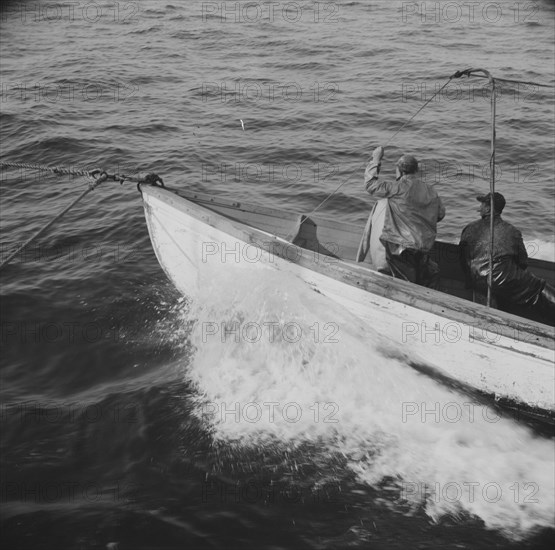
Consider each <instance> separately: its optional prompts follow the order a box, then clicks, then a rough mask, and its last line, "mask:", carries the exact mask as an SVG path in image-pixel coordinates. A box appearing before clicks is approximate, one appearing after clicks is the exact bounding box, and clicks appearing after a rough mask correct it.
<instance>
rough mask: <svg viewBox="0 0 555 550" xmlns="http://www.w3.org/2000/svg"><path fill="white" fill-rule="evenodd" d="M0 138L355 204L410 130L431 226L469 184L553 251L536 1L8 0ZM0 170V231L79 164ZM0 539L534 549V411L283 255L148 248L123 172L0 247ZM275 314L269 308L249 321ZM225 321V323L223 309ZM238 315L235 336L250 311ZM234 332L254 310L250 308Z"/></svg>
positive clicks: (228, 191) (124, 166) (548, 491)
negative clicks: (341, 296) (186, 269)
mask: <svg viewBox="0 0 555 550" xmlns="http://www.w3.org/2000/svg"><path fill="white" fill-rule="evenodd" d="M1 14H2V20H1V30H2V33H1V38H0V40H1V66H0V70H1V81H2V100H1V103H0V106H1V119H0V120H1V127H0V137H1V157H2V160H10V161H13V162H27V163H37V164H44V165H49V166H54V165H56V166H66V167H86V168H89V169H92V168H97V167H98V168H103V169H106V170H107V171H109V172H118V173H126V174H131V175H137V174H144V173H145V172H151V171H152V172H156V173H158V174H159V175H160V176H161V177H162V178H163V179H164V181H165V182H166V183H167V184H168V185H170V186H172V187H177V188H182V189H195V190H199V191H204V192H211V193H217V194H219V195H222V196H225V197H232V198H234V199H238V200H244V201H250V202H254V203H258V204H262V205H271V206H274V207H277V208H282V209H284V210H287V211H294V212H299V213H301V212H309V211H311V210H312V209H313V208H315V207H316V205H318V204H319V203H320V202H321V201H322V200H324V198H326V196H328V194H329V193H331V192H332V191H333V190H334V189H336V188H337V187H338V186H339V185H340V184H341V183H344V185H343V186H342V187H341V188H340V190H339V191H338V192H337V193H336V194H335V195H334V196H333V197H332V198H331V199H330V200H329V201H328V202H326V204H325V205H324V206H323V207H322V210H321V212H322V213H323V214H325V215H326V216H328V217H330V218H333V219H337V220H341V221H345V222H351V223H358V224H360V226H361V230H362V226H363V225H364V222H365V219H366V217H367V215H368V211H369V209H370V207H371V205H372V201H371V199H370V198H369V197H368V196H367V195H365V193H364V189H363V181H362V180H363V173H364V166H365V163H366V162H367V160H368V158H369V156H370V154H371V151H372V149H373V148H374V147H375V146H377V145H379V144H382V145H384V144H387V145H386V155H385V159H384V164H383V171H382V174H383V175H384V177H387V176H388V174H389V175H391V174H392V172H393V169H392V167H393V165H394V162H395V160H396V159H397V157H398V156H399V155H400V154H401V153H403V152H411V153H413V154H414V155H415V156H417V158H419V160H420V161H421V167H422V169H423V175H424V177H426V178H427V180H428V181H429V182H431V183H434V184H435V186H436V188H437V190H438V192H439V193H440V195H441V196H442V198H443V200H444V202H445V205H446V208H447V216H446V218H445V220H444V221H443V222H442V223H441V224H440V225H439V228H438V237H439V238H440V239H442V240H448V241H453V242H454V241H456V240H457V238H458V236H459V235H460V231H461V229H462V227H463V226H464V225H465V224H466V223H468V222H469V221H471V220H473V219H475V218H476V216H477V211H476V210H477V203H476V201H475V199H474V197H475V195H476V194H478V193H482V192H486V191H487V189H488V187H489V172H488V170H489V155H490V145H489V139H490V133H491V128H490V100H489V97H490V96H489V89H488V87H487V86H486V85H485V82H486V81H485V80H482V79H477V78H474V79H467V78H464V79H461V80H454V81H452V82H451V83H450V84H449V86H448V87H447V88H445V90H444V91H443V92H441V93H440V94H438V95H437V96H436V97H435V98H434V99H433V100H432V101H430V103H429V104H428V105H427V106H426V107H425V108H424V109H423V110H422V111H421V112H420V113H419V114H418V115H417V116H416V117H415V118H414V119H413V120H412V121H411V122H410V123H408V124H407V125H406V126H405V127H404V128H403V129H402V130H401V131H400V132H399V133H397V131H398V130H399V129H400V128H401V127H402V126H403V124H404V123H405V122H407V121H408V120H409V119H410V117H411V116H412V115H413V114H414V113H415V112H416V111H417V110H418V109H419V108H420V107H422V106H423V105H424V103H425V102H426V101H427V100H428V99H430V98H432V96H433V95H434V93H435V92H436V91H437V90H438V89H439V88H440V86H441V85H443V84H444V83H445V82H446V80H447V79H448V77H449V76H450V75H452V74H453V73H454V72H455V71H457V70H460V69H464V68H467V67H470V66H472V67H480V68H484V69H487V70H489V71H491V72H492V74H494V76H498V77H500V78H506V79H517V80H520V81H523V82H525V84H518V85H514V84H508V83H501V84H500V87H499V89H498V101H497V118H496V123H497V149H496V159H497V163H498V169H497V170H498V171H497V189H498V190H499V191H501V192H502V193H503V194H504V195H505V197H506V198H507V207H506V209H505V213H504V217H505V219H507V220H508V221H511V222H512V223H514V224H515V225H517V226H518V227H519V228H520V229H521V231H522V232H523V235H524V238H525V240H526V241H527V243H528V250H529V252H530V255H531V256H534V257H540V258H547V259H553V258H554V257H555V253H554V231H553V220H554V215H555V211H554V208H555V202H554V201H555V196H554V185H553V173H554V171H555V159H554V157H553V146H554V133H553V128H554V102H553V93H554V89H553V87H551V88H550V87H545V88H543V87H539V86H536V85H535V84H531V83H542V84H546V85H549V86H553V85H555V74H554V73H555V68H554V57H555V51H554V48H555V46H554V39H553V36H554V27H555V6H554V4H553V2H552V1H548V0H537V1H534V2H512V1H511V2H506V1H502V2H487V3H479V4H473V3H468V2H447V1H440V2H418V3H413V2H387V1H385V0H383V1H379V2H378V1H376V2H355V1H353V2H347V1H338V2H328V3H326V2H320V3H315V2H274V3H270V2H196V1H190V2H189V1H184V0H183V1H174V2H171V3H170V2H166V1H156V0H145V1H136V2H125V3H124V2H120V3H107V2H88V3H85V2H79V3H65V2H58V3H54V2H43V1H39V0H35V1H24V2H5V3H3V5H2V12H1ZM85 186H86V181H85V180H83V179H82V178H74V177H68V176H64V177H59V176H53V175H51V174H48V173H46V172H39V171H32V170H7V169H5V170H2V178H1V207H2V211H1V221H0V227H1V232H2V236H1V243H0V244H1V247H2V257H3V258H4V257H6V256H7V254H8V253H10V252H11V251H12V250H14V247H15V246H16V245H17V244H18V243H21V242H23V241H24V240H25V239H26V238H27V237H28V236H29V235H30V234H32V232H33V231H35V230H37V229H38V228H39V227H40V226H41V225H42V224H44V223H46V222H47V221H48V220H49V219H50V218H51V217H52V216H54V215H55V213H57V212H58V211H59V210H60V209H61V208H62V207H63V206H64V205H65V204H67V203H69V202H70V201H71V200H72V199H73V198H75V197H76V196H77V194H78V193H79V192H81V191H82V190H83V189H85ZM1 286H2V288H1V298H2V321H1V344H2V358H1V362H0V367H1V394H2V411H1V428H2V457H1V461H2V474H1V501H0V503H1V509H2V531H1V537H2V541H3V542H5V545H7V547H10V548H21V549H27V548H29V549H31V548H33V549H41V548H44V549H51V548H57V549H58V548H67V549H83V550H88V549H93V548H94V549H95V548H111V549H112V550H113V549H115V548H118V549H119V550H124V549H128V548H129V549H139V548H145V549H146V548H148V549H158V548H159V549H170V548H172V549H173V548H267V549H270V548H272V549H273V548H317V549H328V548H330V549H331V548H347V547H351V548H377V549H382V548H383V549H385V548H492V547H498V548H515V549H516V548H548V547H551V545H552V543H553V539H554V524H553V517H554V511H555V502H554V485H555V484H554V474H553V465H554V451H553V444H552V435H551V433H550V432H549V430H548V429H546V428H545V427H544V426H540V425H537V424H533V423H530V422H529V420H528V419H526V418H524V417H522V415H520V414H519V412H518V411H506V410H504V411H500V410H498V409H497V408H496V406H495V404H494V403H490V402H477V401H474V400H473V398H472V397H469V396H465V395H462V394H460V393H457V391H456V390H455V389H453V388H447V387H445V386H442V385H440V384H439V383H438V382H436V381H434V380H431V379H429V378H427V377H426V376H424V375H422V374H419V373H417V372H416V371H414V370H413V369H411V367H410V366H409V362H410V358H409V357H406V354H405V352H404V350H403V349H402V347H393V346H392V345H391V344H390V343H389V342H388V339H387V334H382V333H381V332H380V327H372V328H369V327H365V326H362V325H360V324H359V323H358V322H357V321H356V319H353V318H352V317H350V316H348V315H347V314H346V313H345V312H344V311H343V310H342V309H341V308H340V307H339V306H337V305H334V304H332V303H330V302H328V301H326V299H325V298H324V297H322V296H318V295H312V294H315V293H312V294H311V295H308V294H307V293H306V291H305V289H304V288H303V287H302V286H299V284H298V282H296V281H294V280H285V279H284V278H283V277H281V276H280V277H275V278H273V277H268V278H267V279H264V280H263V281H260V280H256V279H255V278H254V276H252V275H249V274H248V273H246V274H245V278H244V280H241V281H235V280H233V281H231V280H226V278H225V273H221V274H220V276H219V277H218V278H215V279H214V280H212V281H206V286H205V287H204V296H203V299H202V300H198V301H195V302H191V301H190V300H188V299H187V297H186V296H182V295H180V294H179V293H178V292H177V291H176V290H175V289H174V288H173V286H172V285H171V283H170V282H169V281H168V280H167V278H166V277H165V275H164V273H163V272H162V270H161V268H160V266H159V264H158V262H157V260H156V258H155V255H154V252H153V251H152V247H151V245H150V241H149V237H148V233H147V230H146V226H145V221H144V215H143V210H142V204H141V199H140V195H139V193H138V192H137V190H136V188H135V186H134V185H133V184H131V183H124V184H123V185H119V184H116V183H106V184H103V185H101V186H100V187H99V188H98V189H96V190H95V191H94V192H93V193H91V194H90V195H89V196H88V197H87V198H86V199H84V200H83V201H82V202H81V203H80V204H79V205H78V206H77V207H76V208H74V209H73V210H72V211H71V212H70V213H68V214H67V215H66V216H65V217H64V218H63V219H62V220H61V222H60V223H59V224H58V225H56V226H55V228H53V229H52V231H51V232H49V233H48V235H46V236H44V237H43V238H41V239H40V240H39V242H38V243H37V244H36V245H33V246H32V247H30V249H28V250H27V252H25V253H24V254H21V255H19V256H18V257H16V258H15V260H14V262H13V263H12V264H11V265H10V266H9V267H8V268H6V269H5V270H3V271H2V273H1ZM275 326H277V327H281V328H282V329H284V327H289V329H290V330H291V331H293V332H292V333H288V332H286V331H285V329H284V330H281V331H279V330H278V331H277V333H276V332H272V331H271V330H270V329H271V328H272V327H275ZM234 327H235V328H236V327H240V330H239V332H237V331H235V332H234V331H233V329H234ZM258 329H260V334H258V333H257V332H256V331H257V330H258ZM252 330H254V331H255V333H252Z"/></svg>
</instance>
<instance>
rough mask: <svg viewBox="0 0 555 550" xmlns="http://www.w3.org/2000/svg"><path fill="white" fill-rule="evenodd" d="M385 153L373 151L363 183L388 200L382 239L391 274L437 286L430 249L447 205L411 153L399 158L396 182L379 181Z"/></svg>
mask: <svg viewBox="0 0 555 550" xmlns="http://www.w3.org/2000/svg"><path fill="white" fill-rule="evenodd" d="M383 155H384V149H383V147H377V148H376V149H375V150H374V152H373V158H372V160H371V161H370V163H369V164H368V166H367V167H366V173H365V177H364V183H365V186H366V190H367V191H368V192H369V193H370V194H371V195H372V196H373V197H376V198H387V199H388V201H387V203H388V206H387V210H386V215H385V222H384V227H383V232H382V235H381V237H380V240H381V242H382V243H383V245H384V247H385V253H386V259H387V263H388V265H389V268H390V269H391V273H392V274H393V276H394V277H396V278H398V279H404V280H405V281H410V282H413V283H417V284H419V285H424V286H428V287H431V288H438V286H439V268H438V266H437V264H436V263H435V262H433V261H432V260H431V259H430V257H429V255H428V252H429V251H430V250H431V248H432V246H433V244H434V241H435V238H436V233H437V222H438V221H440V220H442V219H443V217H444V216H445V208H444V207H443V204H442V203H441V199H440V198H439V196H438V194H437V193H436V191H435V190H434V189H433V188H432V187H431V186H429V185H427V184H426V183H425V182H424V181H422V179H421V178H419V177H418V176H417V172H418V161H417V160H416V159H415V158H414V157H413V156H411V155H403V156H402V157H401V158H400V159H399V160H398V161H397V165H396V180H395V181H384V182H379V181H378V174H379V172H380V166H381V159H382V158H383Z"/></svg>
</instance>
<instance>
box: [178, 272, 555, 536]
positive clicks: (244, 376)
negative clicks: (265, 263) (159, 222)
mask: <svg viewBox="0 0 555 550" xmlns="http://www.w3.org/2000/svg"><path fill="white" fill-rule="evenodd" d="M226 276H227V275H226V273H225V271H223V270H221V272H220V273H214V277H212V278H210V280H206V283H205V284H204V286H203V288H202V289H201V297H200V298H201V299H198V300H196V301H195V303H192V304H189V305H188V306H186V307H184V308H183V311H182V312H181V315H182V316H183V320H184V323H185V324H186V326H187V335H188V338H187V340H188V345H192V346H193V349H194V350H195V351H194V354H193V357H192V359H191V362H190V363H188V365H187V367H186V370H185V373H184V375H185V377H186V378H187V381H188V382H192V383H193V384H194V386H195V387H196V389H197V392H198V400H197V405H196V415H197V416H198V417H199V418H200V419H201V420H202V421H203V423H204V425H205V426H206V427H207V429H209V430H210V431H211V432H212V434H213V438H214V441H215V442H217V443H222V444H226V445H232V446H239V447H242V448H249V449H257V448H265V447H266V448H267V447H268V446H272V445H273V446H275V445H284V446H286V447H287V448H296V447H297V448H298V447H301V446H303V445H306V444H307V443H308V444H312V443H315V444H316V445H315V446H314V447H315V448H317V449H319V450H318V451H315V452H324V453H327V454H328V455H336V456H341V457H342V459H343V460H344V464H346V466H347V468H348V469H349V471H350V472H351V473H352V474H353V475H354V476H356V478H357V479H358V481H359V482H360V483H363V484H366V485H369V486H372V487H374V488H378V487H380V485H381V486H383V484H384V483H387V484H388V485H389V486H390V488H391V492H390V493H388V494H391V495H392V496H391V499H389V500H388V499H384V501H383V504H384V505H386V506H389V507H391V508H392V509H397V510H402V509H405V510H406V509H407V507H408V509H410V510H412V511H415V510H419V509H423V510H425V512H426V514H427V515H428V516H429V517H430V518H432V519H433V520H436V521H440V520H441V518H443V517H445V516H451V517H452V516H461V514H462V516H467V517H471V516H475V517H478V518H481V520H483V522H484V523H485V525H486V527H488V528H491V529H497V530H500V531H502V532H503V533H505V534H507V535H508V536H510V537H512V538H518V537H522V536H526V535H527V534H530V533H531V531H532V530H533V529H534V528H537V527H552V524H553V514H554V512H555V502H554V494H555V492H554V472H553V459H554V456H553V447H552V442H551V441H550V440H548V439H545V438H542V437H538V436H537V435H534V434H533V433H532V432H531V431H530V430H529V429H528V428H526V427H525V426H522V425H519V424H518V423H517V422H516V421H515V420H514V419H510V418H501V417H500V416H499V415H498V414H497V413H496V412H495V410H494V409H492V408H490V407H488V406H487V405H485V404H483V403H479V402H477V401H473V400H472V398H471V397H469V396H468V395H467V394H464V393H458V392H457V391H456V390H454V389H449V388H447V387H445V386H442V385H440V384H438V383H437V382H436V381H434V380H432V379H430V378H429V377H427V376H426V375H424V374H422V373H420V372H417V371H415V370H414V369H412V368H410V366H409V365H410V362H411V358H410V357H407V356H406V354H405V352H404V350H403V348H402V347H400V346H397V345H395V344H393V343H391V342H390V341H389V340H388V338H387V334H382V333H381V331H380V327H379V326H374V327H370V326H367V325H366V324H365V323H364V322H362V321H361V320H359V319H357V318H355V317H353V316H352V315H351V314H349V313H348V312H347V311H346V310H344V309H343V308H342V307H341V306H340V305H338V304H336V303H334V302H332V301H331V300H329V299H327V298H326V297H325V296H322V295H321V294H319V293H317V292H314V291H312V290H308V289H307V287H306V285H305V284H304V283H302V282H301V281H300V280H298V279H296V278H295V277H293V276H290V275H288V274H283V273H279V272H264V277H263V278H261V277H260V274H257V273H256V271H255V270H253V271H252V273H249V272H245V275H244V277H241V278H240V279H237V280H235V281H233V282H232V284H230V281H226V280H225V277H226ZM192 319H193V320H194V322H193V324H192V325H191V320H192ZM313 460H314V461H317V460H318V459H317V457H314V458H313Z"/></svg>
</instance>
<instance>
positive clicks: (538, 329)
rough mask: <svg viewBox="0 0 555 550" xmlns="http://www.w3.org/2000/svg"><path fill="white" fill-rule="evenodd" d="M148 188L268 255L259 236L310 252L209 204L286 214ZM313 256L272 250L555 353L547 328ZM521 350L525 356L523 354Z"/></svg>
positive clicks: (349, 264)
mask: <svg viewBox="0 0 555 550" xmlns="http://www.w3.org/2000/svg"><path fill="white" fill-rule="evenodd" d="M146 189H148V190H149V191H151V192H152V193H153V194H155V195H158V198H159V199H161V200H162V201H163V202H166V203H168V204H170V205H171V206H173V207H175V208H177V209H178V210H180V211H182V212H183V213H184V214H187V215H192V216H193V217H194V218H195V219H198V220H199V221H202V222H203V223H206V224H207V225H209V226H211V227H214V228H216V229H220V230H222V231H225V232H227V233H229V231H226V230H225V229H222V228H221V227H219V226H220V225H222V223H223V224H224V225H226V224H227V225H230V226H231V227H232V228H233V230H234V231H235V232H236V233H239V235H237V234H232V233H230V235H231V236H233V237H235V238H239V239H240V240H242V241H244V242H246V243H248V244H251V245H254V246H258V247H259V248H261V249H262V250H264V248H262V247H261V246H260V243H259V242H257V241H256V240H255V239H254V238H253V236H254V235H264V236H265V237H267V236H268V235H269V236H270V237H271V238H272V239H273V240H274V241H275V242H276V243H279V244H280V245H282V246H287V247H291V246H294V247H296V248H299V249H300V250H308V249H303V248H302V247H300V246H298V245H294V244H293V243H291V242H290V241H286V240H285V239H283V238H282V237H279V236H277V235H274V234H271V233H268V232H266V231H264V230H261V229H258V228H256V227H253V226H251V225H248V224H245V223H243V222H241V221H240V220H236V219H234V218H231V217H228V216H226V215H225V214H222V213H220V212H218V211H215V210H211V209H210V207H209V206H210V204H212V205H214V206H218V205H219V206H224V207H229V208H234V209H236V210H240V211H244V212H249V213H256V214H262V215H274V216H277V217H279V218H281V219H283V218H284V217H290V216H292V215H291V214H288V213H286V212H282V211H279V210H276V209H273V208H268V207H263V206H258V205H252V206H253V209H254V210H250V209H249V208H247V206H250V205H247V203H243V202H234V201H230V200H228V199H220V198H216V200H212V199H213V198H214V197H212V196H211V195H206V194H203V193H197V192H191V191H188V192H183V191H177V190H175V189H170V188H161V187H157V186H148V187H146V186H144V185H141V190H142V191H145V190H146ZM172 197H176V198H178V199H180V202H176V203H174V200H175V199H173V198H172ZM181 201H183V202H181ZM196 201H198V202H196ZM201 201H202V202H206V203H207V205H206V206H205V205H203V204H199V203H200V202H201ZM185 207H187V208H188V211H184V208H185ZM206 213H209V214H211V215H214V216H216V217H217V218H216V220H220V222H219V223H218V221H216V222H210V221H207V220H206V219H205V218H203V214H204V216H205V215H206ZM293 216H294V217H292V218H291V219H293V220H294V219H297V217H298V215H293ZM332 224H333V225H335V226H337V227H338V228H343V229H344V228H345V227H349V226H350V224H342V223H340V222H333V221H331V220H330V227H331V226H332ZM353 227H356V229H357V230H358V229H360V228H358V226H354V225H353ZM241 233H245V235H246V236H247V238H245V235H242V234H241ZM310 252H311V255H312V256H313V258H314V259H307V257H306V255H301V258H300V259H299V260H298V261H293V260H291V258H290V257H289V256H288V255H286V254H284V253H282V251H280V250H279V249H277V250H276V247H273V249H272V253H273V254H275V255H276V256H278V257H281V258H282V259H284V260H286V261H289V262H291V263H296V264H298V265H301V266H302V267H305V268H306V269H309V270H311V271H315V272H317V273H320V274H323V275H326V276H329V277H331V278H333V279H335V280H339V281H340V282H343V283H344V284H348V285H350V286H353V287H355V288H361V289H363V290H365V291H367V292H369V293H370V294H375V295H378V296H381V297H384V298H386V299H389V300H392V301H394V302H397V303H400V304H403V305H408V306H411V307H415V308H416V309H420V310H422V311H425V312H427V313H430V314H435V315H438V316H441V317H445V318H447V319H450V320H452V321H455V322H461V323H464V324H466V325H470V326H474V325H475V323H474V324H473V323H472V322H471V321H472V320H473V319H474V320H476V318H479V319H481V320H482V321H483V322H484V323H485V324H486V326H487V327H488V330H489V331H492V332H497V333H498V334H500V335H502V336H505V337H509V338H511V337H514V334H515V332H514V331H515V330H516V331H517V334H520V335H521V336H524V334H528V335H530V337H529V338H522V342H524V343H526V344H530V345H534V346H539V347H542V348H546V349H551V350H554V349H555V339H554V333H555V328H554V327H551V326H549V325H546V324H544V323H540V322H537V321H532V320H530V319H526V318H523V317H519V316H517V315H514V314H512V313H508V312H504V311H501V310H497V309H494V310H492V309H490V308H487V306H485V305H482V304H478V303H474V302H470V301H468V300H466V299H464V298H459V297H458V296H453V295H450V294H447V293H445V292H442V291H438V290H433V289H430V288H426V287H421V286H418V285H415V284H413V283H410V282H407V281H403V280H400V279H395V278H393V277H391V276H389V275H386V274H383V273H379V272H378V271H375V270H372V269H371V268H370V267H369V266H367V265H363V264H358V263H356V262H351V261H349V260H341V259H333V261H330V257H328V256H325V255H322V254H319V253H318V252H315V251H310ZM536 261H540V260H536ZM541 261H542V262H545V263H546V264H548V266H552V265H553V263H552V262H548V261H546V260H541ZM355 276H357V277H359V278H360V279H359V280H357V281H354V280H349V279H354V277H355ZM369 287H371V288H369ZM376 291H377V292H376ZM392 294H394V295H395V297H392V296H391V295H392ZM434 306H435V308H437V307H439V308H440V310H441V311H435V310H434ZM461 317H466V318H467V319H466V320H465V319H464V318H461ZM491 324H494V325H495V330H493V329H492V327H491ZM511 330H512V331H513V332H512V333H511V332H510V331H511ZM476 340H480V338H478V337H476ZM486 341H487V342H488V343H490V344H491V345H495V342H491V341H488V340H486ZM518 351H519V352H521V353H522V351H521V350H518Z"/></svg>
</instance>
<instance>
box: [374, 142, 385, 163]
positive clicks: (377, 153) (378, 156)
mask: <svg viewBox="0 0 555 550" xmlns="http://www.w3.org/2000/svg"><path fill="white" fill-rule="evenodd" d="M383 154H384V148H383V147H382V146H381V145H380V146H379V147H376V148H375V149H374V152H373V153H372V158H373V159H374V162H375V163H376V164H379V163H380V161H381V160H382V159H383Z"/></svg>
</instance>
